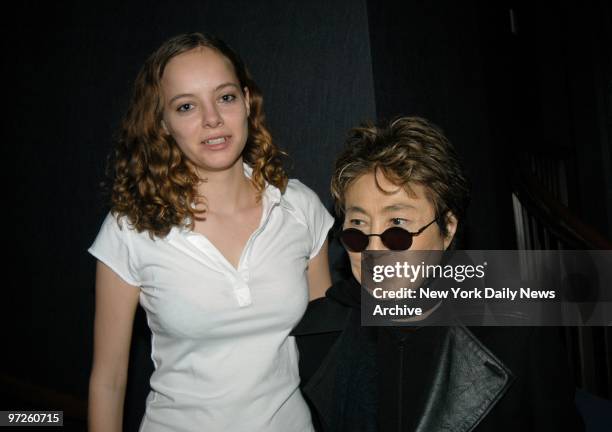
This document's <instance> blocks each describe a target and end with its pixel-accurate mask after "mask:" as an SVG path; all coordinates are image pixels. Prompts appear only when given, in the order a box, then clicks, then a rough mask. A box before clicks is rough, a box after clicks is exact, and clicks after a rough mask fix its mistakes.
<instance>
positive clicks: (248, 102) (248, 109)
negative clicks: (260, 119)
mask: <svg viewBox="0 0 612 432" xmlns="http://www.w3.org/2000/svg"><path fill="white" fill-rule="evenodd" d="M242 92H243V93H244V103H245V105H246V113H247V117H248V116H250V115H251V95H250V94H249V88H248V87H246V86H245V87H244V88H243V89H242Z"/></svg>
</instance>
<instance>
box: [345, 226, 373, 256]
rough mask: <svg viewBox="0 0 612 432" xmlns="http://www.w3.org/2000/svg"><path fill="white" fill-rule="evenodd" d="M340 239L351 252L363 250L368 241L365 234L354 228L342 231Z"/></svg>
mask: <svg viewBox="0 0 612 432" xmlns="http://www.w3.org/2000/svg"><path fill="white" fill-rule="evenodd" d="M340 240H341V241H342V244H344V246H346V248H347V249H348V250H350V251H351V252H363V251H364V250H365V249H366V248H367V247H368V243H369V242H370V239H369V237H368V236H367V235H365V234H364V233H362V232H361V231H359V230H358V229H355V228H349V229H345V230H344V231H342V234H340Z"/></svg>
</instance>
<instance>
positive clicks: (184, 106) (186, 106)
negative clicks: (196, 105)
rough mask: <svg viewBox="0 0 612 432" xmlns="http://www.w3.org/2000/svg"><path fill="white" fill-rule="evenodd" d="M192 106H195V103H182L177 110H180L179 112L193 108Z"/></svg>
mask: <svg viewBox="0 0 612 432" xmlns="http://www.w3.org/2000/svg"><path fill="white" fill-rule="evenodd" d="M192 107H193V105H192V104H190V103H186V104H183V105H180V106H179V107H178V108H177V111H178V112H186V111H189V110H191V108H192Z"/></svg>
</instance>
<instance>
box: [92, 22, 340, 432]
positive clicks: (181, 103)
mask: <svg viewBox="0 0 612 432" xmlns="http://www.w3.org/2000/svg"><path fill="white" fill-rule="evenodd" d="M113 168H114V180H113V186H112V204H111V211H110V212H109V214H108V215H107V217H106V219H105V220H104V222H103V224H102V227H101V229H100V232H99V234H98V236H97V238H96V240H95V242H94V243H93V245H92V246H91V248H90V249H89V252H90V253H91V254H92V255H94V256H95V257H96V258H97V259H98V263H97V270H96V315H95V333H94V359H93V367H92V372H91V378H90V389H89V425H90V430H91V431H119V430H121V427H122V417H123V402H124V394H125V386H126V380H127V365H128V357H129V347H130V340H131V332H132V323H133V318H134V314H135V310H136V307H137V304H138V302H139V301H140V304H141V305H142V306H143V308H144V309H145V311H146V314H147V320H148V323H149V326H150V328H151V331H152V335H153V336H152V354H151V355H152V359H153V362H154V364H155V371H154V373H153V375H152V377H151V392H150V393H149V396H148V398H147V403H146V413H145V415H144V417H143V419H142V422H141V426H140V430H141V431H144V432H152V431H173V432H177V431H185V432H186V431H225V432H230V431H245V430H249V431H259V430H266V431H279V432H280V431H282V432H286V431H311V430H312V424H311V418H310V414H309V411H308V408H307V406H306V404H305V402H304V399H303V398H302V395H301V394H300V391H299V389H298V385H299V375H298V369H297V367H298V364H297V363H298V358H297V349H296V346H295V341H294V339H293V337H292V336H289V332H290V330H291V329H292V327H294V325H295V324H296V323H297V322H298V321H299V320H300V318H301V316H302V314H303V312H304V310H305V309H306V306H307V303H308V300H309V298H310V299H313V298H317V297H320V296H321V295H323V292H324V290H325V289H326V288H327V287H328V286H329V285H330V276H329V269H328V264H327V241H326V235H327V232H328V230H329V228H330V227H331V225H332V222H333V220H332V218H331V216H330V215H329V214H328V212H327V211H326V210H325V208H324V206H323V205H322V204H321V202H320V201H319V199H318V198H317V196H316V194H314V193H313V192H312V191H311V190H310V189H308V188H307V187H306V186H304V185H303V184H301V183H300V182H298V181H297V180H288V179H287V176H286V174H285V173H284V171H283V169H282V167H281V164H280V161H279V150H277V148H276V147H275V146H274V144H273V143H272V140H271V137H270V134H269V132H268V130H267V129H266V126H265V124H264V113H263V109H262V95H261V93H260V92H259V90H258V88H257V86H256V85H255V83H254V82H253V80H252V79H251V77H250V75H249V73H248V72H247V69H246V68H245V66H244V64H243V63H242V62H241V60H240V59H239V58H238V56H237V55H236V54H235V53H234V52H233V51H232V50H231V49H230V48H228V47H227V45H225V44H224V43H223V42H222V41H220V40H218V39H215V38H212V37H208V36H204V35H202V34H199V33H192V34H185V35H180V36H177V37H174V38H172V39H170V40H168V41H167V42H165V43H164V44H163V45H162V46H161V47H160V48H159V49H158V50H157V51H155V52H154V53H153V54H152V55H151V56H150V57H149V58H148V60H147V61H146V63H145V64H144V66H143V68H142V70H141V71H140V73H139V75H138V77H137V79H136V82H135V87H134V93H133V98H132V100H131V103H130V106H129V109H128V112H127V114H126V116H125V118H124V121H123V124H122V126H121V131H120V137H119V139H118V142H117V146H116V149H115V151H114V163H113Z"/></svg>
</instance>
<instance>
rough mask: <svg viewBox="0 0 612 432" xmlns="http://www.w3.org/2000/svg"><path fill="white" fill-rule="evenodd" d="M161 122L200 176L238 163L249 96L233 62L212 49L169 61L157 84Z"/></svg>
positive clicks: (245, 127)
mask: <svg viewBox="0 0 612 432" xmlns="http://www.w3.org/2000/svg"><path fill="white" fill-rule="evenodd" d="M161 87H162V95H163V100H164V111H163V123H162V126H163V128H164V130H165V131H166V133H168V134H170V135H172V137H173V138H174V140H175V141H176V143H177V144H178V146H179V148H180V149H181V150H182V151H183V153H184V154H185V155H186V156H187V158H188V159H189V160H190V161H191V162H192V163H193V164H194V165H195V166H196V167H197V168H198V171H200V172H213V171H223V170H226V169H228V168H230V167H232V166H233V165H234V164H236V163H237V162H238V161H241V154H242V150H243V149H244V146H245V143H246V140H247V137H248V116H249V110H250V106H249V92H248V89H247V88H246V87H245V88H244V89H241V88H240V83H239V81H238V78H237V77H236V74H235V72H234V68H233V66H232V64H231V62H230V61H229V60H228V59H227V58H226V57H224V56H223V55H222V54H219V53H218V52H217V51H215V50H213V49H210V48H196V49H193V50H191V51H187V52H185V53H182V54H179V55H178V56H176V57H174V58H172V59H171V60H170V61H169V62H168V64H167V65H166V68H165V70H164V74H163V76H162V80H161Z"/></svg>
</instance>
